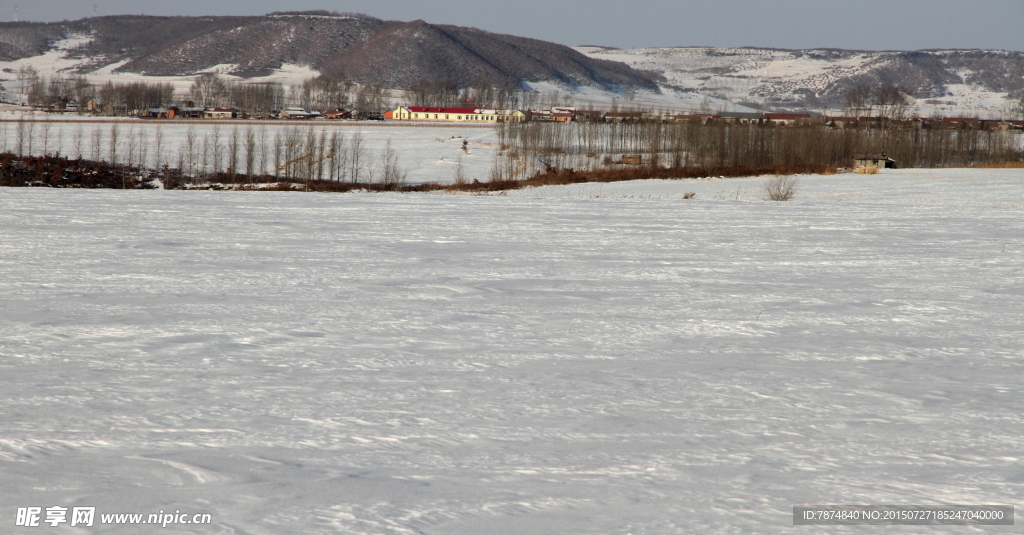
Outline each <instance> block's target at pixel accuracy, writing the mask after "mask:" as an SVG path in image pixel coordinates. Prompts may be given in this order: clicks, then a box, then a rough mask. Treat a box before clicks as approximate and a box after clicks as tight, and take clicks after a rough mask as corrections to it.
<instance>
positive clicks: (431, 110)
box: [409, 106, 489, 114]
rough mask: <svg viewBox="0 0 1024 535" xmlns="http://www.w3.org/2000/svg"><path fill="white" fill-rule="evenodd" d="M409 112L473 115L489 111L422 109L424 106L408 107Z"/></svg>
mask: <svg viewBox="0 0 1024 535" xmlns="http://www.w3.org/2000/svg"><path fill="white" fill-rule="evenodd" d="M409 111H414V112H417V113H468V114H474V113H485V111H489V110H482V109H480V108H430V107H424V106H409Z"/></svg>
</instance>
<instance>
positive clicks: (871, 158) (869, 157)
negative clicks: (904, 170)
mask: <svg viewBox="0 0 1024 535" xmlns="http://www.w3.org/2000/svg"><path fill="white" fill-rule="evenodd" d="M853 161H854V163H855V164H856V165H855V167H875V168H877V169H896V160H893V159H892V158H890V157H888V156H886V155H885V153H884V152H883V153H881V154H862V155H860V156H854V157H853Z"/></svg>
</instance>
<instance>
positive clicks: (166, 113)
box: [139, 108, 174, 119]
mask: <svg viewBox="0 0 1024 535" xmlns="http://www.w3.org/2000/svg"><path fill="white" fill-rule="evenodd" d="M171 117H174V112H173V111H171V110H170V109H168V108H146V109H144V110H142V111H140V112H139V118H141V119H170V118H171Z"/></svg>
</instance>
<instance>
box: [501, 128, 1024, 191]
mask: <svg viewBox="0 0 1024 535" xmlns="http://www.w3.org/2000/svg"><path fill="white" fill-rule="evenodd" d="M495 128H496V129H497V132H498V141H499V151H498V153H497V155H496V161H495V164H494V171H493V178H494V179H511V178H517V177H522V176H528V175H531V174H533V173H536V172H539V171H542V170H544V169H547V168H554V169H567V168H571V169H576V170H588V171H589V170H595V169H599V168H609V167H610V168H618V167H624V166H630V165H636V164H639V165H641V166H644V167H648V168H659V169H663V168H668V169H686V168H693V167H702V168H712V167H713V168H730V167H765V166H773V165H828V166H832V167H836V168H842V167H848V166H850V165H852V163H853V159H854V157H855V156H857V155H861V154H878V153H882V152H885V153H886V154H887V155H888V156H889V157H891V158H893V159H895V160H896V161H897V164H898V165H899V166H900V167H967V166H972V165H980V164H989V163H1002V162H1012V161H1021V160H1024V147H1022V136H1021V134H1019V133H1015V132H1012V131H998V130H997V131H991V130H972V129H961V130H921V129H914V128H883V129H868V128H840V129H830V128H822V127H820V126H815V125H806V126H773V125H767V124H726V123H711V124H701V123H700V122H699V121H689V122H681V123H661V122H636V123H572V124H553V123H539V122H529V123H500V124H498V125H496V126H495ZM623 157H626V158H625V159H624V158H623ZM623 162H628V163H623Z"/></svg>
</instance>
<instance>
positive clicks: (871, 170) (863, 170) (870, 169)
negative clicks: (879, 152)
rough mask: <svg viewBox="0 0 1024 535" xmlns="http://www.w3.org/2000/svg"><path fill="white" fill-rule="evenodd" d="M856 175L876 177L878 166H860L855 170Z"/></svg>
mask: <svg viewBox="0 0 1024 535" xmlns="http://www.w3.org/2000/svg"><path fill="white" fill-rule="evenodd" d="M857 174H858V175H877V174H878V166H877V165H862V166H860V167H858V168H857Z"/></svg>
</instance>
